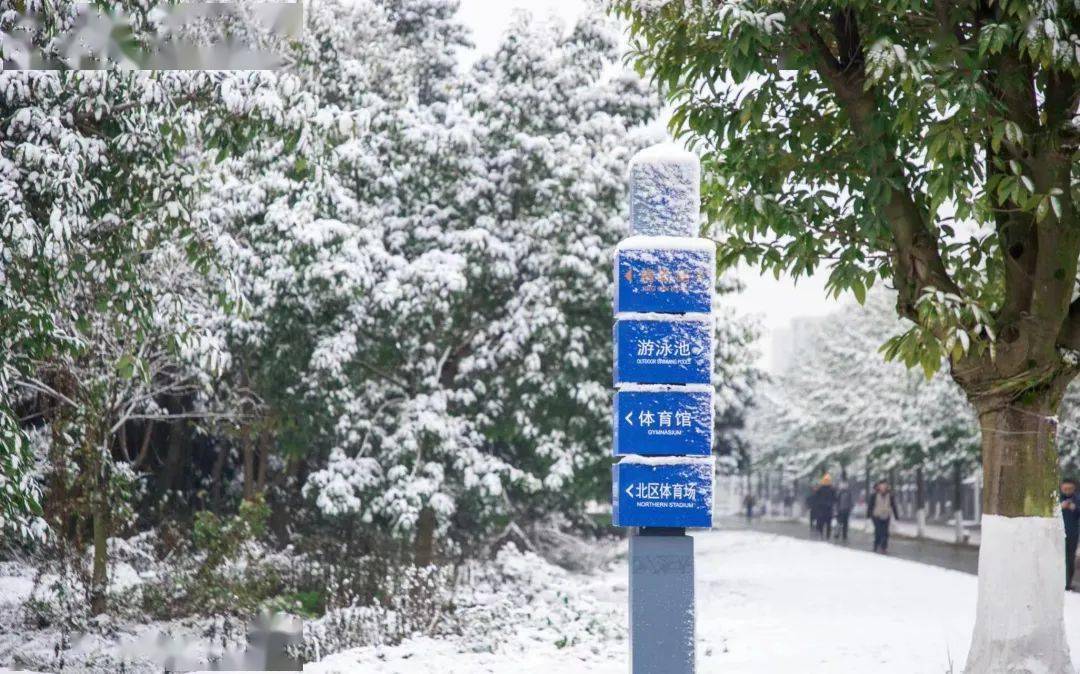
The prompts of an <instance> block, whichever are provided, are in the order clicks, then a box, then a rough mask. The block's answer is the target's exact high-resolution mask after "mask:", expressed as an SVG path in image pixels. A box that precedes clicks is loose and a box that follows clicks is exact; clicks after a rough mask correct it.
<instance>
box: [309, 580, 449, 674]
mask: <svg viewBox="0 0 1080 674" xmlns="http://www.w3.org/2000/svg"><path fill="white" fill-rule="evenodd" d="M453 580H454V578H453V570H452V569H450V568H449V567H436V566H427V567H415V566H407V567H404V568H400V569H393V570H390V571H389V572H388V573H387V575H386V576H385V577H384V579H383V582H382V583H380V585H381V592H380V594H381V597H380V598H379V599H378V600H376V601H375V602H374V603H372V604H370V605H368V606H350V607H346V608H336V609H331V610H330V611H328V612H327V614H326V615H325V616H323V617H322V618H319V619H318V620H315V621H312V622H308V623H306V624H305V625H304V634H303V642H302V646H301V648H300V654H301V655H302V656H303V657H304V658H305V659H307V660H318V659H319V658H321V657H322V656H324V655H326V654H328V653H336V652H338V651H342V650H345V649H347V648H354V647H357V646H373V645H381V644H394V643H398V642H399V641H401V640H402V639H405V638H407V637H410V636H412V635H414V634H430V633H433V632H436V631H442V630H441V623H442V622H443V621H444V620H446V619H447V617H448V616H450V617H452V614H451V610H452V600H453V587H454V582H453Z"/></svg>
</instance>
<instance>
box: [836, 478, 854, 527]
mask: <svg viewBox="0 0 1080 674" xmlns="http://www.w3.org/2000/svg"><path fill="white" fill-rule="evenodd" d="M854 505H855V495H854V494H852V493H851V485H850V484H848V483H847V482H841V483H840V489H839V490H838V491H837V492H836V537H837V538H839V539H840V540H843V541H846V540H847V532H848V522H850V521H851V508H852V506H854Z"/></svg>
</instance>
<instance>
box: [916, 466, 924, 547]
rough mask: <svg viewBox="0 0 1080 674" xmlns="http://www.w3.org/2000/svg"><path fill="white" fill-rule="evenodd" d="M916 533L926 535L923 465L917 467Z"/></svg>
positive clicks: (920, 535) (921, 535)
mask: <svg viewBox="0 0 1080 674" xmlns="http://www.w3.org/2000/svg"><path fill="white" fill-rule="evenodd" d="M915 535H916V537H918V538H922V537H924V536H925V535H926V479H925V478H924V476H923V467H922V466H921V465H920V466H919V467H918V468H916V469H915Z"/></svg>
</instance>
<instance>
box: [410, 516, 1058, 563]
mask: <svg viewBox="0 0 1080 674" xmlns="http://www.w3.org/2000/svg"><path fill="white" fill-rule="evenodd" d="M435 525H436V520H435V511H434V510H432V509H431V508H430V507H428V506H424V507H423V508H421V509H420V517H419V519H418V520H417V522H416V541H415V543H414V546H413V563H415V564H416V565H417V566H430V565H431V564H432V563H433V562H434V561H435ZM1062 554H1064V553H1062Z"/></svg>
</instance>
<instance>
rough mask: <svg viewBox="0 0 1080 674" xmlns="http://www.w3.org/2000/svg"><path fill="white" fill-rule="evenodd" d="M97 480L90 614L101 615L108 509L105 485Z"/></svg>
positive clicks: (106, 576)
mask: <svg viewBox="0 0 1080 674" xmlns="http://www.w3.org/2000/svg"><path fill="white" fill-rule="evenodd" d="M101 482H104V480H99V485H98V493H97V494H95V496H94V505H93V513H92V518H93V529H94V564H93V569H92V571H91V574H90V614H91V615H101V614H102V613H104V612H105V609H106V601H105V600H106V594H107V592H108V590H109V566H108V565H109V548H108V542H109V509H108V507H107V506H106V499H105V491H104V490H105V489H106V488H107V486H106V485H103V484H101Z"/></svg>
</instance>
